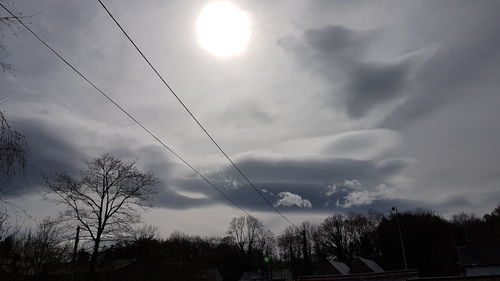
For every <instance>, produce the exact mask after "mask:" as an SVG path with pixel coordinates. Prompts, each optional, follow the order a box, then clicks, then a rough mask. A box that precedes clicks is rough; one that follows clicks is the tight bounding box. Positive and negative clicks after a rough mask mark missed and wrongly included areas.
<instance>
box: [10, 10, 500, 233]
mask: <svg viewBox="0 0 500 281" xmlns="http://www.w3.org/2000/svg"><path fill="white" fill-rule="evenodd" d="M2 2H5V1H2ZM104 2H105V3H106V4H107V6H108V8H109V9H110V10H111V12H113V13H114V15H115V16H116V17H117V18H118V20H119V21H120V22H121V23H122V24H123V26H124V28H125V29H126V30H127V31H129V33H130V35H131V36H132V37H133V38H134V39H135V40H136V42H137V43H138V44H139V46H140V47H141V48H142V49H143V51H144V53H145V54H146V55H147V56H148V57H149V58H150V60H151V61H152V62H153V64H154V65H155V66H157V68H158V70H159V72H160V73H161V74H162V75H164V77H166V79H167V81H168V82H169V83H170V84H171V86H172V87H173V88H174V89H175V90H176V92H177V93H178V95H179V96H180V97H181V99H183V100H184V102H185V103H186V104H187V106H188V107H189V108H190V109H191V110H192V111H193V113H194V114H195V115H196V116H197V117H198V118H199V120H200V121H201V123H202V124H204V125H205V126H206V128H207V130H208V131H209V132H210V133H211V134H212V135H213V136H214V137H215V139H216V140H217V141H218V142H219V144H220V145H221V146H222V147H223V148H224V149H225V151H226V152H227V153H228V154H229V155H230V156H231V157H232V158H233V159H234V160H235V162H236V163H237V164H238V165H239V167H240V168H241V169H242V170H243V171H244V172H245V173H246V174H247V176H248V177H249V178H250V179H251V180H252V181H253V182H254V183H255V184H256V185H257V186H258V188H259V189H261V192H262V193H263V194H264V195H265V196H266V197H267V198H268V200H269V201H271V202H273V203H274V205H275V206H276V207H277V208H279V209H280V210H281V211H282V212H284V213H285V214H287V216H289V217H290V218H291V219H292V220H293V221H295V222H297V223H299V222H301V221H304V220H311V221H315V222H318V221H321V220H322V219H324V218H325V217H326V216H328V215H331V214H333V213H336V212H342V213H345V212H350V211H365V210H367V209H370V208H371V209H375V210H379V211H383V212H386V213H387V212H388V210H389V209H390V207H392V206H397V207H398V208H399V209H400V210H407V209H414V208H417V207H424V208H431V209H433V210H436V211H438V212H440V213H442V214H444V215H446V216H449V215H451V214H453V213H456V212H458V211H467V212H475V213H477V214H479V215H482V214H484V213H485V212H489V211H491V210H492V209H493V208H494V207H495V206H496V205H498V204H499V203H500V187H499V183H500V170H499V164H498V155H499V153H500V132H499V130H498V128H499V123H498V120H500V110H498V108H499V106H500V95H499V90H498V89H500V79H498V77H500V32H499V26H500V2H499V1H496V0H494V1H483V0H480V1H465V0H464V1H445V0H442V1H434V0H433V1H326V0H324V1H322V0H313V1H288V0H287V1H281V0H276V1H266V0H261V1H233V3H235V4H236V5H237V6H238V7H239V8H241V9H242V10H244V11H245V12H246V13H247V14H248V15H249V17H250V20H251V37H250V41H249V44H248V46H247V47H246V49H245V51H244V52H243V53H242V54H241V55H238V56H234V57H228V58H220V57H216V56H213V55H212V54H210V53H209V52H207V51H206V50H205V49H203V48H201V47H200V45H199V44H198V43H197V40H196V33H195V25H196V20H197V17H198V15H199V13H200V11H201V10H202V8H203V7H204V6H205V5H206V4H207V3H208V2H206V1H173V0H172V1H165V0H163V1H159V0H151V1H131V0H125V1H124V0H106V1H104ZM9 7H11V8H12V9H14V10H16V11H18V12H22V13H23V14H26V15H31V14H34V16H33V17H31V18H30V19H29V20H28V21H29V22H30V27H31V28H32V29H33V30H34V31H35V32H37V33H38V34H39V35H40V36H42V37H43V38H45V39H46V40H47V42H48V43H49V44H51V45H52V46H53V47H54V48H55V49H57V50H58V51H60V52H61V54H63V56H65V57H66V58H67V59H68V60H69V61H71V62H72V63H73V64H74V65H75V66H76V67H77V68H78V69H79V70H80V71H82V72H83V73H84V74H86V75H87V76H88V77H89V78H90V79H91V80H92V81H94V82H95V83H96V84H97V85H98V86H99V87H101V88H102V89H103V90H105V91H106V92H107V93H108V94H109V95H110V96H111V97H113V98H114V99H116V101H117V102H118V103H120V104H121V105H122V106H123V107H124V108H126V109H127V110H128V111H129V112H130V113H131V114H132V115H134V116H135V117H136V118H137V119H138V120H140V121H141V122H143V123H144V124H145V125H146V126H147V127H148V128H150V129H151V130H152V131H153V132H155V133H156V134H157V135H158V136H160V138H162V139H163V140H164V141H165V142H166V143H167V144H168V145H169V146H171V147H172V148H173V149H174V150H175V151H177V152H178V153H179V154H180V155H182V156H183V157H185V158H186V160H187V161H188V162H190V163H191V164H192V165H193V166H195V167H196V168H197V169H199V170H200V171H201V172H202V173H203V174H204V175H206V176H207V177H208V178H210V179H211V180H213V181H214V183H216V184H218V185H219V186H221V187H222V188H223V189H224V190H225V191H226V192H227V194H228V195H229V196H230V197H231V198H233V199H234V200H235V201H236V202H238V203H239V204H241V205H242V206H243V207H244V208H246V209H248V210H249V211H250V212H251V213H253V214H255V215H256V216H257V217H259V218H260V219H262V220H263V221H264V223H265V224H266V225H267V226H269V227H271V228H272V229H273V230H275V231H277V232H279V231H280V230H282V229H283V228H284V227H286V226H287V224H286V222H285V221H283V219H281V218H280V217H279V216H277V215H276V214H275V213H273V212H272V210H271V209H270V207H269V206H267V205H266V204H265V203H264V202H263V200H262V199H261V198H259V197H258V195H257V194H256V193H255V192H254V191H253V190H252V189H251V188H250V187H249V186H248V185H247V184H245V182H244V181H243V180H242V179H241V178H240V177H239V176H238V174H237V173H236V172H235V170H234V169H233V168H232V167H231V166H230V165H228V163H227V162H226V161H225V159H224V158H223V156H222V155H221V154H220V152H219V151H218V150H217V148H216V147H215V146H214V145H213V144H212V143H211V142H210V141H209V139H208V138H207V137H206V136H205V135H204V134H203V132H202V131H201V130H200V129H199V128H198V127H197V126H196V124H195V123H194V122H193V120H192V119H190V117H189V115H188V114H187V113H186V112H185V111H183V109H182V108H181V107H180V105H179V103H178V102H177V101H176V100H175V99H174V98H173V96H172V95H171V94H170V93H169V92H168V91H167V89H166V88H165V87H164V85H163V84H162V83H161V81H160V80H159V79H158V78H157V77H156V76H155V75H154V73H153V72H152V71H151V69H149V68H148V67H147V65H146V64H145V63H144V62H143V60H142V59H141V58H140V57H139V55H138V54H137V52H136V51H135V50H134V49H133V47H132V46H131V45H130V43H129V42H128V41H126V39H125V38H124V36H123V35H122V33H120V31H119V30H118V29H117V27H116V26H115V25H114V23H113V22H112V21H111V19H110V18H109V16H108V15H107V14H106V13H105V12H104V10H103V9H102V8H101V7H100V5H99V3H98V2H97V1H77V0H67V1H57V0H37V1H34V0H30V1H15V3H13V4H12V3H11V4H10V5H9ZM5 15H6V13H5V12H4V11H1V13H0V16H5ZM14 31H15V34H12V30H8V29H5V28H4V27H2V32H3V33H4V37H2V38H1V39H0V40H2V41H1V42H2V44H6V45H7V50H8V53H5V52H4V53H2V54H1V59H2V60H4V61H7V62H9V63H11V64H12V66H13V68H14V71H13V72H12V73H10V74H9V73H7V74H4V75H3V76H2V77H1V78H0V91H1V94H0V96H7V97H8V102H6V103H4V104H2V105H1V110H3V111H4V112H5V114H6V116H7V117H8V119H9V121H10V122H11V124H12V125H13V126H14V127H15V128H16V129H18V130H19V131H20V132H22V133H23V134H25V135H26V137H27V141H28V145H29V149H30V160H29V161H30V162H29V167H28V169H27V171H26V176H25V177H24V178H22V179H18V180H17V182H16V183H13V184H11V185H9V186H7V187H5V186H4V191H5V192H6V193H7V194H8V196H9V198H10V200H12V201H13V202H16V203H17V204H19V205H20V206H22V207H23V208H25V209H26V210H27V211H29V212H31V213H32V214H33V215H34V216H37V217H42V216H46V215H50V216H55V215H57V213H58V210H59V209H60V208H58V207H57V206H54V203H53V202H51V201H49V200H47V199H46V197H47V195H46V193H44V192H45V188H44V187H43V185H41V181H40V174H41V173H52V172H54V171H61V170H65V171H67V172H69V173H76V172H77V171H78V170H79V169H80V168H82V165H83V163H82V159H91V158H93V157H96V156H98V155H99V154H101V153H105V152H110V153H113V154H115V155H117V156H119V157H121V158H123V159H126V160H133V159H136V158H138V163H139V166H140V168H141V169H142V170H144V171H153V172H154V173H155V174H156V176H158V177H159V178H160V179H161V185H160V186H161V190H162V191H161V193H160V194H159V195H158V196H156V198H155V206H156V207H155V208H154V209H152V210H151V211H150V212H148V213H146V214H145V215H144V218H145V222H146V223H149V224H155V225H158V226H159V227H160V229H161V230H162V231H164V232H165V234H168V233H170V232H171V231H174V230H180V231H185V232H189V233H193V234H201V235H213V234H216V235H222V234H224V233H225V231H226V230H227V226H228V223H229V221H230V219H231V218H232V217H235V216H240V215H242V212H241V211H240V210H238V209H236V208H234V207H233V206H232V205H231V204H230V203H229V202H227V201H226V200H225V199H224V198H223V197H221V196H220V195H219V194H218V193H216V192H215V191H214V190H213V189H211V188H210V186H208V185H207V184H206V183H205V182H203V181H202V180H201V179H200V178H199V177H197V176H196V175H195V174H194V173H193V172H192V171H190V170H189V169H188V168H187V167H185V166H184V165H183V164H182V163H181V162H179V161H178V160H177V159H176V158H175V157H173V155H171V154H169V152H168V151H167V150H165V149H163V148H162V147H161V146H160V145H159V144H158V143H156V142H155V141H154V139H152V138H151V137H150V136H148V135H146V134H145V133H144V131H142V130H141V129H140V128H139V127H138V126H137V125H135V124H134V123H133V122H131V121H130V120H129V119H127V117H126V116H124V115H123V114H122V113H121V112H120V111H119V110H117V109H116V108H115V107H113V105H112V104H110V103H109V102H107V101H106V100H105V99H103V97H102V96H100V95H99V94H98V93H97V92H96V91H95V90H94V89H93V88H91V87H90V86H89V85H88V84H86V83H85V82H84V81H83V80H81V79H80V78H79V77H78V76H76V75H75V74H74V73H73V72H72V71H70V69H69V68H68V67H66V66H65V65H64V64H62V63H61V61H59V60H58V59H57V57H55V56H54V55H52V54H51V53H50V52H49V51H48V50H47V49H46V48H45V47H43V46H42V45H41V44H40V43H39V42H38V41H37V40H36V39H35V38H34V37H33V36H32V35H31V34H29V33H28V32H26V31H25V30H23V29H22V28H14Z"/></svg>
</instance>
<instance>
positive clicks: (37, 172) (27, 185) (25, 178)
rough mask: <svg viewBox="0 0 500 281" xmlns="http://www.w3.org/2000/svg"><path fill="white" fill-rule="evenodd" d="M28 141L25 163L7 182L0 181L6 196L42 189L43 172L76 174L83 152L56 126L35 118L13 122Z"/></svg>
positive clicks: (80, 164) (25, 193)
mask: <svg viewBox="0 0 500 281" xmlns="http://www.w3.org/2000/svg"><path fill="white" fill-rule="evenodd" d="M14 125H15V128H16V130H18V131H19V132H22V133H23V134H24V135H25V136H26V139H27V142H28V152H29V155H28V166H27V167H26V170H25V171H24V173H21V174H19V175H18V176H17V177H16V178H15V179H14V180H12V181H11V182H5V183H3V184H2V190H3V191H4V192H5V195H6V196H9V197H11V196H12V197H15V196H20V195H27V194H30V193H34V192H39V191H42V190H44V187H43V177H42V175H43V174H50V173H53V172H55V171H66V172H68V173H69V174H72V175H77V173H78V170H79V168H80V167H81V166H82V162H81V161H80V160H81V159H84V155H83V154H82V152H81V151H79V150H78V149H77V148H76V147H74V146H72V145H71V142H70V141H69V140H68V139H67V138H66V137H65V135H64V134H61V132H60V131H58V130H57V128H54V127H51V126H47V125H46V124H44V123H42V122H38V121H37V120H23V121H20V122H16V123H15V124H14Z"/></svg>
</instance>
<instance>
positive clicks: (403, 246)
mask: <svg viewBox="0 0 500 281" xmlns="http://www.w3.org/2000/svg"><path fill="white" fill-rule="evenodd" d="M392 210H393V211H394V212H395V213H396V221H397V223H398V229H399V241H400V242H401V254H402V255H403V263H404V266H405V270H408V265H407V264H406V254H405V245H404V243H403V234H402V233H401V224H400V223H399V213H398V209H397V208H396V207H392Z"/></svg>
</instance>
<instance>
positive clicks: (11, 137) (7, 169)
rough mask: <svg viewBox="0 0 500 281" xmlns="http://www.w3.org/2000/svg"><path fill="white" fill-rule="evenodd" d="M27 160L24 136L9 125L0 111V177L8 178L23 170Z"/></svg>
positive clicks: (26, 146) (26, 145)
mask: <svg viewBox="0 0 500 281" xmlns="http://www.w3.org/2000/svg"><path fill="white" fill-rule="evenodd" d="M27 161H28V144H27V142H26V137H25V136H24V135H23V134H21V133H19V132H18V131H16V129H14V128H13V127H12V126H10V125H9V123H8V122H7V119H6V118H5V115H4V114H3V112H1V111H0V178H1V179H4V180H9V179H11V178H12V177H13V176H15V175H16V174H17V173H19V172H20V171H23V170H24V168H25V167H26V164H27Z"/></svg>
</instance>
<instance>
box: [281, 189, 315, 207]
mask: <svg viewBox="0 0 500 281" xmlns="http://www.w3.org/2000/svg"><path fill="white" fill-rule="evenodd" d="M278 197H280V199H278V200H277V201H276V203H274V206H275V207H279V206H285V207H292V206H297V207H300V208H312V204H311V201H309V200H307V199H302V197H300V195H297V194H294V193H291V192H288V191H285V192H280V193H278Z"/></svg>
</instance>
